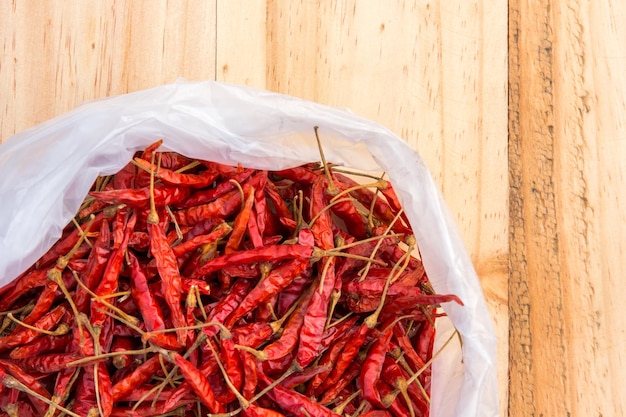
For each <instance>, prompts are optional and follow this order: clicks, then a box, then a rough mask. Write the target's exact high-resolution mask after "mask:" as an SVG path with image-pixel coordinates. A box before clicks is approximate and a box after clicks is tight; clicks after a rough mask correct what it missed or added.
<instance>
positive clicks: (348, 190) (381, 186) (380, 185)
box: [330, 180, 388, 203]
mask: <svg viewBox="0 0 626 417" xmlns="http://www.w3.org/2000/svg"><path fill="white" fill-rule="evenodd" d="M370 187H372V188H376V189H377V190H378V189H383V190H384V189H385V188H387V187H388V185H387V181H383V180H378V181H376V182H371V183H369V184H358V185H355V186H352V187H350V188H346V189H345V190H343V191H342V192H340V193H339V194H337V195H336V196H334V197H333V198H331V199H330V202H331V203H332V202H333V201H335V200H337V199H338V198H339V197H341V196H343V195H346V194H348V193H351V192H352V191H356V190H360V189H361V188H370Z"/></svg>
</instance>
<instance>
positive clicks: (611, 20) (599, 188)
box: [509, 0, 626, 417]
mask: <svg viewBox="0 0 626 417" xmlns="http://www.w3.org/2000/svg"><path fill="white" fill-rule="evenodd" d="M509 16H510V46H509V48H510V68H511V72H510V85H511V102H510V109H511V118H510V133H511V140H510V152H511V154H510V163H511V185H512V187H511V230H512V234H511V267H512V274H511V283H510V294H509V300H510V318H511V339H510V351H511V385H510V392H511V401H510V407H509V411H510V415H511V416H512V417H515V416H541V415H546V416H548V415H550V416H552V415H554V416H556V415H568V416H572V417H576V416H589V415H605V416H617V415H624V413H625V411H626V399H625V398H624V396H623V392H622V391H623V389H622V386H623V381H624V380H625V379H626V367H625V366H624V363H626V358H625V354H624V349H623V346H624V344H625V343H626V324H625V323H624V321H623V319H622V317H623V315H624V312H625V308H624V304H623V302H622V295H623V294H624V293H626V282H625V281H624V280H623V279H622V277H623V274H624V272H626V260H624V257H623V253H624V249H626V248H625V247H624V245H625V240H624V237H625V235H626V220H625V218H624V215H623V213H624V209H625V207H624V205H625V203H626V200H625V198H624V196H623V193H621V192H620V191H621V190H622V189H624V186H625V185H626V184H625V183H624V181H625V177H626V176H625V173H626V165H625V164H624V162H623V155H624V154H625V151H626V128H625V127H624V117H625V114H626V112H625V107H626V104H625V101H624V97H625V93H626V85H625V83H624V79H623V74H624V73H626V59H625V57H624V54H623V51H622V46H623V44H624V40H625V39H626V29H624V27H623V25H620V24H618V23H617V22H620V21H623V19H624V17H626V6H625V5H624V4H622V3H620V2H610V4H609V3H607V4H600V3H598V2H591V1H573V0H572V1H564V2H560V3H557V2H548V3H544V4H542V5H541V6H538V5H537V4H532V5H531V4H529V3H528V2H524V1H512V2H510V14H509Z"/></svg>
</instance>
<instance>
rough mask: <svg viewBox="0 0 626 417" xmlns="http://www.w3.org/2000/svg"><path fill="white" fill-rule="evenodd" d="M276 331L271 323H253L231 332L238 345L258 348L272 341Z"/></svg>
mask: <svg viewBox="0 0 626 417" xmlns="http://www.w3.org/2000/svg"><path fill="white" fill-rule="evenodd" d="M276 331H277V330H276V329H275V328H274V326H273V325H272V324H271V323H267V322H266V323H263V322H253V323H250V324H246V325H243V326H237V327H233V328H232V329H231V331H230V332H231V334H232V336H233V339H235V340H236V342H237V344H238V345H243V346H249V347H253V348H256V347H258V346H260V345H261V344H263V343H266V342H267V341H268V340H270V339H271V337H272V335H274V333H276Z"/></svg>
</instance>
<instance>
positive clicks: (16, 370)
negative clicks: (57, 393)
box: [0, 359, 50, 415]
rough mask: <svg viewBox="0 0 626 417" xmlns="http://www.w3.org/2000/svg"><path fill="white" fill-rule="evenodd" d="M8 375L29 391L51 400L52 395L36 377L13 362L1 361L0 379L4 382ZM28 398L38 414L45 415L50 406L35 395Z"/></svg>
mask: <svg viewBox="0 0 626 417" xmlns="http://www.w3.org/2000/svg"><path fill="white" fill-rule="evenodd" d="M7 374H9V375H11V376H13V377H14V378H15V379H17V380H18V381H19V382H21V383H22V384H24V385H25V386H26V387H28V389H30V390H31V391H33V392H35V393H37V394H39V395H41V396H43V397H45V398H50V393H49V392H48V390H47V389H46V387H45V386H44V385H43V384H42V383H41V382H39V380H38V379H37V378H36V377H35V376H33V375H30V374H29V373H27V372H25V371H24V370H23V369H22V368H20V367H19V366H18V365H16V364H14V363H13V362H10V361H7V360H3V359H0V378H2V380H3V381H4V380H5V379H6V375H7ZM28 397H29V399H30V401H31V402H32V404H33V405H34V406H35V408H36V409H37V412H38V413H39V414H40V415H44V414H45V413H46V411H47V409H48V405H47V404H46V403H45V402H43V401H42V400H40V399H39V398H37V397H35V396H33V395H30V394H29V395H28Z"/></svg>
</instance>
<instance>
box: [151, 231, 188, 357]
mask: <svg viewBox="0 0 626 417" xmlns="http://www.w3.org/2000/svg"><path fill="white" fill-rule="evenodd" d="M148 233H149V234H150V252H151V253H152V256H154V259H155V260H156V263H157V269H158V271H159V276H160V277H161V282H162V284H163V292H164V295H165V301H166V303H167V305H168V306H169V308H170V312H171V315H172V321H173V324H174V327H185V326H186V322H185V317H184V315H183V312H182V309H181V306H180V302H181V294H182V278H181V276H180V271H179V270H178V263H177V261H176V257H175V256H174V252H173V251H172V248H171V247H170V246H169V245H168V244H167V242H166V240H165V234H164V232H163V229H161V227H160V226H159V225H158V224H150V223H149V224H148ZM176 335H177V337H178V341H179V343H180V344H181V345H184V344H185V339H186V338H187V333H186V332H185V331H184V330H179V331H177V332H176Z"/></svg>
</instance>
